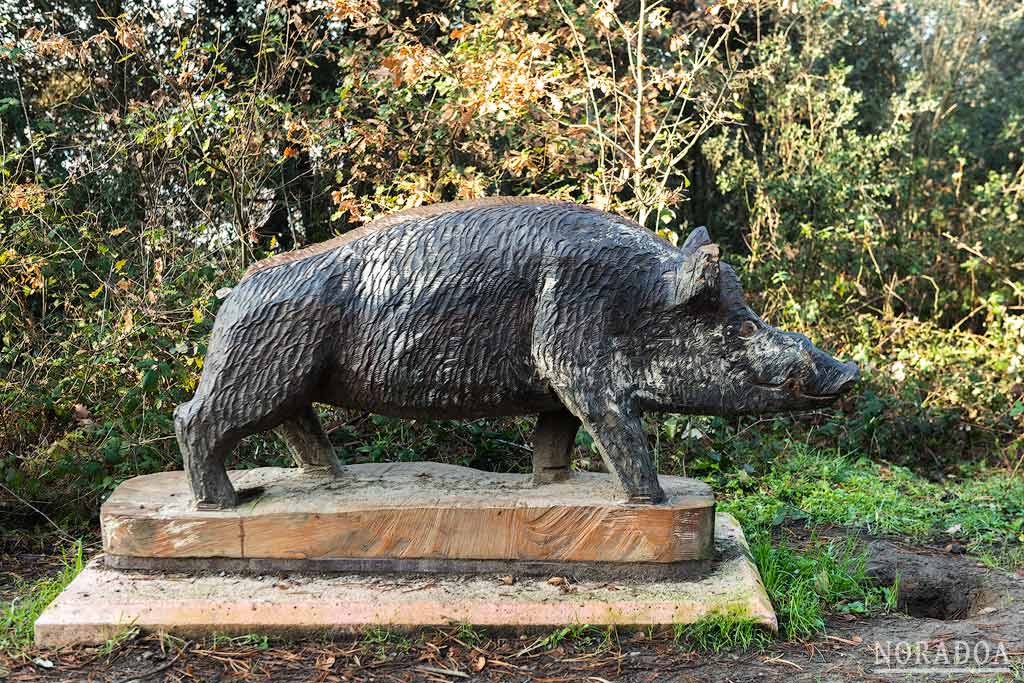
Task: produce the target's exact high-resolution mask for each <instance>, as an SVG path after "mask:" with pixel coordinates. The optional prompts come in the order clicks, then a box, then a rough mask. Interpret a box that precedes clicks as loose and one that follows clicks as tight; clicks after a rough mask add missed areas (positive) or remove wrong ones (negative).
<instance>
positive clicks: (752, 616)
mask: <svg viewBox="0 0 1024 683" xmlns="http://www.w3.org/2000/svg"><path fill="white" fill-rule="evenodd" d="M715 546H716V548H715V559H714V560H713V561H711V563H710V564H711V567H710V570H709V571H708V572H707V573H706V574H705V575H703V576H701V577H700V578H696V579H686V580H677V579H674V580H658V581H621V580H617V581H607V580H600V581H588V580H583V581H579V582H573V583H570V584H568V585H566V584H564V583H559V584H558V585H555V584H553V583H551V582H549V581H548V580H547V578H546V577H541V578H531V577H523V578H520V579H519V580H517V581H515V582H514V583H512V584H509V583H508V581H507V580H503V579H502V578H501V577H498V576H487V575H480V576H440V575H439V576H416V575H397V574H387V575H383V576H368V575H365V574H364V575H359V574H340V575H337V574H330V575H310V574H292V575H288V576H287V577H281V576H272V575H246V574H241V575H238V574H222V573H220V572H203V573H200V574H173V573H165V572H143V571H132V572H125V571H119V570H116V569H110V568H108V567H107V566H106V562H105V559H106V558H97V559H96V560H93V561H92V562H91V563H90V564H89V566H88V567H87V568H86V569H85V571H83V572H82V573H81V574H80V575H79V576H78V578H76V579H75V580H74V581H73V582H72V583H71V585H70V586H68V587H67V588H66V589H65V590H64V592H63V593H62V594H61V595H60V596H59V597H58V598H57V599H56V600H54V602H53V604H51V605H50V606H49V607H47V608H46V610H45V611H44V612H43V614H42V616H40V617H39V619H38V620H37V621H36V624H35V635H36V644H37V645H39V646H43V647H61V646H64V645H73V644H101V643H104V642H106V641H107V640H109V639H111V638H114V637H115V636H117V634H118V633H120V632H122V631H123V630H124V629H127V628H138V629H140V630H142V631H144V632H155V633H161V632H162V633H172V634H175V635H178V636H181V637H183V638H203V637H209V636H211V635H213V634H225V635H241V634H246V633H265V634H269V635H280V636H308V635H314V636H316V635H323V634H332V633H339V632H346V633H350V632H359V631H361V630H362V629H366V628H374V627H380V628H388V629H392V628H395V629H417V628H423V627H432V626H444V625H451V624H465V623H468V624H474V625H478V626H499V627H506V628H513V629H515V630H529V629H533V628H540V629H547V628H549V627H552V626H565V625H570V624H592V625H603V624H615V625H617V626H658V625H669V624H690V623H693V622H695V621H699V620H701V619H705V618H707V617H710V616H712V615H723V616H727V617H731V618H733V619H740V620H743V619H746V620H750V621H752V622H754V623H757V624H762V625H764V626H765V627H766V628H769V629H772V630H774V629H775V628H776V620H775V612H774V611H773V610H772V604H771V602H770V601H769V600H768V596H767V595H766V594H765V590H764V586H763V585H762V584H761V580H760V577H759V576H758V573H757V568H756V567H755V566H754V564H753V562H752V561H751V559H750V550H749V548H748V547H747V544H746V541H745V540H744V538H743V532H742V531H741V530H740V528H739V525H737V524H736V520H735V519H733V518H732V517H730V516H729V515H727V514H719V515H718V519H717V528H716V532H715ZM509 565H510V571H509V572H506V573H513V574H514V573H515V567H516V566H517V565H516V564H515V563H509Z"/></svg>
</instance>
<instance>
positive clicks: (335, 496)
mask: <svg viewBox="0 0 1024 683" xmlns="http://www.w3.org/2000/svg"><path fill="white" fill-rule="evenodd" d="M231 480H232V482H233V483H234V485H235V487H236V489H238V490H239V491H240V492H243V496H244V492H245V491H246V490H250V491H252V493H251V494H250V499H249V500H248V502H244V503H242V504H240V505H239V506H238V507H237V508H234V509H231V510H215V511H210V510H196V509H195V508H194V506H193V505H192V499H191V495H190V494H189V489H188V485H187V483H186V481H185V476H184V473H182V472H164V473H161V474H152V475H147V476H142V477H136V478H135V479H131V480H129V481H126V482H124V483H123V484H121V486H119V487H118V488H117V490H116V491H114V493H113V494H112V495H111V497H110V498H109V499H108V500H107V502H106V503H104V505H103V508H102V511H101V513H100V519H101V526H102V531H103V547H104V550H105V551H106V552H107V553H108V554H109V555H115V556H127V557H147V558H207V557H208V558H213V557H222V558H261V559H274V558H280V559H316V560H330V559H333V558H338V559H358V558H393V559H396V560H400V559H452V560H527V561H559V562H657V563H667V562H678V561H681V560H703V559H707V558H709V557H710V556H711V554H712V550H713V544H714V520H715V506H714V496H713V494H712V493H711V490H710V488H709V487H708V486H706V485H705V484H703V483H702V482H698V481H694V480H691V479H684V478H680V477H662V478H661V485H662V488H663V489H664V490H665V494H666V501H665V502H664V503H661V504H658V505H640V504H628V503H624V502H621V501H620V500H619V495H620V494H619V493H618V492H617V491H616V490H615V488H614V486H613V484H612V482H611V481H610V478H609V477H608V475H604V474H596V473H576V474H574V475H573V476H572V477H571V478H570V479H568V480H566V481H562V482H557V483H552V484H546V485H543V486H534V485H533V483H532V481H531V477H530V475H525V474H499V473H492V472H481V471H479V470H474V469H469V468H466V467H458V466H455V465H444V464H440V463H426V462H417V463H384V464H364V465H350V466H348V467H346V468H345V473H344V475H343V476H341V477H339V478H337V479H331V478H328V477H327V476H325V475H323V474H311V473H306V472H303V471H301V470H298V469H293V468H270V467H267V468H260V469H254V470H242V471H235V472H231Z"/></svg>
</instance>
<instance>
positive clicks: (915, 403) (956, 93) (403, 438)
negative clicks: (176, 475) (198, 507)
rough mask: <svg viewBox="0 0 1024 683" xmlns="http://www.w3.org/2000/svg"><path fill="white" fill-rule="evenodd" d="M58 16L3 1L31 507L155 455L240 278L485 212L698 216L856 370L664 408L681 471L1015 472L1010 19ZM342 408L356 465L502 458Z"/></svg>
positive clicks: (478, 8)
mask: <svg viewBox="0 0 1024 683" xmlns="http://www.w3.org/2000/svg"><path fill="white" fill-rule="evenodd" d="M58 5H59V6H60V8H61V9H62V10H63V11H57V12H53V13H50V14H47V15H45V16H44V15H43V14H42V13H41V12H39V11H37V10H36V9H35V8H34V7H33V6H22V7H16V8H12V9H9V10H6V12H7V15H6V16H3V17H0V140H2V141H3V146H2V147H0V169H2V172H0V301H2V303H0V367H2V368H3V373H2V376H0V405H2V406H3V408H4V411H3V418H4V419H3V420H2V421H0V481H2V482H3V483H4V486H5V487H6V488H7V489H8V490H9V491H11V492H13V493H15V494H17V495H18V496H19V497H21V498H23V499H26V500H29V501H31V502H34V503H35V504H36V505H41V506H43V507H45V508H46V509H48V510H51V511H53V512H54V513H55V514H78V515H85V516H88V515H91V514H94V513H95V511H96V503H97V502H98V501H99V500H101V499H102V497H103V495H104V494H105V493H106V492H108V491H109V490H110V489H111V487H112V486H114V485H116V483H117V482H118V481H120V480H121V479H123V478H126V477H129V476H133V475H135V474H141V473H145V472H152V471H157V470H161V469H167V468H174V467H179V466H180V459H179V455H178V452H177V448H176V445H175V442H174V439H173V433H172V430H171V422H170V418H171V411H172V409H173V406H174V405H175V404H177V403H179V402H181V401H182V400H184V399H185V398H186V397H187V396H188V395H189V394H190V392H191V391H192V389H193V388H194V386H195V384H196V382H197V379H198V376H199V373H200V371H201V367H202V359H203V356H204V353H205V343H206V339H207V336H208V334H209V330H210V325H211V322H212V320H213V317H214V316H215V314H216V310H217V306H218V304H219V301H220V298H219V297H218V292H219V291H221V290H222V289H223V288H225V287H230V286H231V285H232V284H233V283H234V282H236V281H237V279H238V277H239V275H240V273H241V272H242V270H243V269H244V268H245V267H246V266H247V265H248V264H249V263H251V262H252V261H253V260H254V259H256V258H260V257H263V256H266V255H268V254H272V253H275V252H278V251H281V250H283V249H289V248H292V247H294V246H300V245H302V244H306V243H309V242H313V241H318V240H322V239H325V238H327V237H330V236H331V235H333V234H337V233H342V232H344V231H346V230H348V229H351V228H352V227H355V226H357V225H359V224H360V223H362V222H363V221H365V220H368V219H370V218H372V217H374V216H376V215H379V214H380V213H383V212H386V211H389V210H392V209H397V208H403V207H407V206H413V205H417V204H420V203H424V202H432V201H441V200H447V199H454V198H459V197H475V196H481V195H492V194H528V193H541V194H549V195H556V196H560V197H565V198H570V199H575V200H578V201H582V202H587V203H592V204H595V205H597V206H600V207H602V208H607V209H610V210H613V211H619V212H621V213H624V214H627V215H630V216H632V217H634V218H637V219H638V220H640V221H641V222H642V223H643V224H644V225H646V226H647V227H649V228H651V229H652V230H657V231H659V233H660V234H662V235H663V236H665V237H666V238H667V239H670V240H674V239H678V236H679V235H681V234H685V233H686V232H687V231H688V230H689V229H690V228H691V227H692V226H693V225H696V224H700V223H708V224H709V225H710V226H711V229H712V233H713V234H715V236H716V237H718V238H719V239H721V240H722V241H723V242H724V244H725V245H726V246H727V247H728V257H729V259H730V260H732V261H733V262H735V263H737V264H738V265H740V266H742V269H743V277H744V280H745V281H746V283H747V285H748V289H749V291H750V293H751V298H752V300H753V302H754V305H755V307H756V308H758V309H759V310H762V311H764V313H765V316H766V317H768V318H769V319H770V320H771V321H772V322H774V323H776V324H779V325H782V326H788V327H791V328H794V329H797V330H800V331H804V332H806V333H808V334H810V335H811V336H812V337H814V338H815V339H816V340H818V341H821V342H823V345H825V346H827V347H830V348H832V349H834V350H835V351H837V352H838V353H839V354H845V355H849V356H853V357H854V358H856V359H857V360H858V361H860V362H861V363H862V365H863V366H864V367H865V369H866V376H867V383H866V386H865V387H864V390H863V391H862V392H861V393H860V395H859V396H858V397H856V398H854V399H852V400H850V401H847V402H846V403H845V404H844V405H843V406H841V411H842V412H841V414H840V416H839V418H838V419H837V418H836V416H835V415H833V414H822V413H812V414H810V415H802V416H795V417H783V418H779V419H777V420H776V419H771V420H762V421H750V420H721V419H703V418H693V420H689V419H688V418H682V417H679V416H667V417H666V418H665V419H664V420H663V421H662V423H660V424H657V425H654V426H653V427H652V429H653V431H654V432H655V433H656V434H658V435H663V434H664V433H665V432H664V430H666V429H671V430H676V427H670V426H669V425H676V426H679V425H683V426H686V425H690V426H691V427H692V428H696V429H698V431H699V432H700V433H701V434H706V435H707V438H706V442H707V443H705V442H704V441H700V440H693V439H691V440H689V441H687V443H686V447H687V448H688V449H692V452H690V453H688V454H684V455H686V457H688V458H689V459H690V462H691V464H692V467H695V468H696V469H697V470H698V471H699V470H701V469H702V468H704V469H706V470H707V471H711V470H713V468H714V467H716V466H719V467H722V466H725V463H727V461H729V460H730V459H742V458H743V457H745V456H744V453H746V452H747V450H748V449H745V448H744V447H743V444H748V445H749V444H753V443H757V444H760V446H759V448H761V449H762V450H763V451H766V452H772V451H774V450H779V449H781V448H783V445H782V444H783V443H784V440H783V437H793V438H797V437H799V438H806V439H811V440H814V439H819V440H822V441H823V442H829V443H835V442H838V443H840V444H842V445H843V447H844V448H848V449H850V450H854V449H856V450H857V451H858V452H860V453H862V454H865V455H868V456H870V457H872V458H885V459H889V460H895V461H899V462H904V463H907V464H911V465H915V466H920V467H923V468H926V469H928V470H930V471H932V473H933V474H934V475H936V476H938V474H939V473H940V472H941V471H942V470H943V469H945V468H947V467H948V466H949V465H950V463H954V462H957V461H960V460H963V459H965V458H970V459H975V458H981V457H984V458H988V459H989V460H992V461H994V462H997V463H1000V464H1004V465H1005V466H1007V467H1010V468H1013V467H1014V466H1015V465H1019V462H1020V458H1021V457H1022V451H1021V443H1022V442H1021V440H1020V437H1019V435H1020V434H1021V433H1022V431H1024V430H1022V427H1024V421H1022V420H1024V417H1022V415H1024V404H1022V402H1021V396H1022V394H1024V388H1022V382H1024V380H1022V364H1024V362H1022V358H1024V342H1022V328H1024V318H1022V311H1024V283H1022V279H1021V272H1022V268H1024V265H1022V264H1024V231H1021V230H1020V229H1019V226H1020V217H1021V215H1022V213H1024V207H1022V201H1024V198H1022V193H1024V166H1022V162H1021V158H1020V156H1019V155H1020V149H1019V140H1020V133H1021V125H1022V111H1024V107H1022V104H1024V80H1022V79H1024V76H1022V73H1024V69H1022V68H1021V67H1022V66H1024V65H1022V63H1021V62H1022V59H1024V57H1022V56H1021V53H1020V50H1019V49H1018V46H1019V45H1020V41H1021V39H1024V17H1022V11H1024V10H1022V9H1021V8H1020V7H1019V6H1018V5H1017V4H1016V3H1013V2H1010V1H1009V0H1006V1H1004V2H995V3H987V4H985V5H984V6H978V7H974V6H968V5H965V4H963V3H959V2H953V0H911V1H909V2H905V3H898V4H897V3H889V2H873V3H845V2H842V1H840V0H829V1H827V2H806V3H804V2H801V3H799V4H798V3H790V2H787V3H782V5H781V6H780V5H779V4H777V3H769V2H754V1H753V0H751V1H747V0H729V1H727V2H722V3H716V4H713V5H705V4H702V3H693V4H688V3H683V4H681V5H678V6H673V7H674V8H673V9H671V10H670V9H668V8H666V7H656V8H655V9H653V10H651V9H649V8H648V7H647V5H646V3H639V4H638V3H622V4H621V5H608V4H606V3H603V2H596V1H595V2H593V3H591V4H587V3H584V4H583V5H580V6H578V7H575V6H570V5H568V4H566V3H562V2H560V1H559V0H517V1H516V2H511V3H484V2H479V1H476V0H472V1H470V2H465V3H459V4H455V5H451V4H447V3H440V2H433V1H431V2H427V3H425V4H424V3H422V2H421V3H419V4H414V3H377V2H361V3H357V2H350V1H348V0H331V1H330V2H323V1H321V0H307V1H305V2H301V3H285V4H281V3H251V2H239V3H212V2H198V3H195V4H194V5H191V6H190V8H188V9H185V10H183V11H181V12H171V11H169V10H168V9H166V8H165V7H164V6H163V5H162V4H160V3H156V2H153V0H132V2H126V3H122V4H119V5H118V6H117V7H118V8H119V9H117V10H116V11H108V10H109V8H106V7H105V5H104V4H103V3H100V5H95V4H93V3H81V2H79V0H61V1H60V2H59V3H58ZM153 17H156V18H157V19H156V20H154V19H153ZM641 29H642V30H641ZM332 420H334V421H338V420H341V422H339V423H338V424H342V423H344V422H345V421H354V424H356V425H357V426H356V427H355V428H353V429H349V428H347V427H346V428H344V429H342V428H339V429H338V430H337V431H336V433H335V434H334V438H335V439H336V441H337V443H338V445H339V446H340V447H344V448H345V449H347V451H346V452H348V454H349V457H351V458H362V457H366V458H375V457H385V456H387V457H392V456H395V455H397V457H417V454H422V453H424V452H431V453H433V452H434V451H437V452H449V451H451V452H453V453H455V455H454V456H452V457H454V458H456V459H458V458H462V459H463V460H466V461H472V462H474V463H477V464H480V465H484V464H486V463H485V462H484V461H485V460H490V461H494V460H500V461H501V462H500V464H499V465H498V466H501V467H520V466H522V464H523V455H522V454H523V452H524V450H523V448H522V446H523V441H524V437H523V436H522V435H523V433H524V432H523V431H522V429H521V425H519V423H516V422H515V421H499V422H496V423H478V424H475V425H470V426H464V427H456V428H450V425H446V424H445V423H441V424H438V425H422V424H420V425H414V426H412V427H411V428H410V429H409V430H408V431H407V432H401V433H397V434H393V433H392V431H394V430H392V431H389V428H388V426H387V424H383V425H382V424H375V423H373V422H368V421H366V420H362V419H357V418H356V417H354V416H347V415H340V414H339V415H336V416H334V418H332ZM677 431H679V432H682V431H683V430H682V429H679V430H677ZM691 431H692V429H691ZM673 433H675V432H673ZM487 434H501V435H502V436H500V437H496V438H493V439H492V438H490V437H487V436H486V435H487ZM482 435H483V436H482ZM506 437H507V438H506ZM659 438H660V436H659ZM694 441H696V442H698V443H697V445H695V444H694V443H693V442H694ZM509 443H513V445H511V446H509V445H508V444H509ZM672 443H673V439H672V438H669V439H668V445H669V446H671V448H669V449H668V451H669V452H668V454H667V455H665V454H663V457H666V458H676V459H678V458H680V457H682V456H681V455H680V451H679V450H678V449H676V448H675V446H672ZM467 444H472V445H473V446H474V447H479V448H478V449H477V452H476V453H475V454H471V453H470V452H469V447H468V446H467ZM726 444H731V446H726ZM361 449H362V450H361ZM366 449H369V450H366ZM481 454H482V455H481ZM237 457H238V458H239V460H240V462H241V463H242V464H243V465H244V464H252V463H256V462H268V461H272V462H277V461H282V462H283V458H284V454H283V452H282V450H281V447H280V446H279V444H278V443H277V442H276V441H275V440H274V439H273V438H272V437H265V438H264V437H258V438H253V439H249V440H248V441H247V443H246V445H245V446H244V448H243V449H242V450H241V452H240V453H239V454H237ZM716 458H717V460H716ZM1018 469H1019V468H1018ZM0 490H2V489H0Z"/></svg>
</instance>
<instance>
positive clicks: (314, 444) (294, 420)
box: [274, 406, 342, 475]
mask: <svg viewBox="0 0 1024 683" xmlns="http://www.w3.org/2000/svg"><path fill="white" fill-rule="evenodd" d="M274 431H275V432H277V434H278V435H279V436H280V437H281V438H282V439H284V443H285V445H286V446H287V447H288V451H289V452H290V453H291V455H292V459H293V460H295V464H296V465H298V466H299V467H301V468H302V469H304V470H317V471H326V472H327V473H328V474H332V475H339V474H341V472H342V468H341V463H340V462H338V457H337V456H336V455H335V454H334V447H333V446H331V441H330V439H328V438H327V434H326V433H325V432H324V428H323V426H321V424H320V417H319V416H318V415H317V414H316V410H314V409H313V406H305V407H303V408H300V409H299V412H298V413H297V414H296V415H295V416H294V417H291V418H289V419H287V420H285V421H284V422H282V423H281V424H280V425H278V426H277V428H276V429H275V430H274Z"/></svg>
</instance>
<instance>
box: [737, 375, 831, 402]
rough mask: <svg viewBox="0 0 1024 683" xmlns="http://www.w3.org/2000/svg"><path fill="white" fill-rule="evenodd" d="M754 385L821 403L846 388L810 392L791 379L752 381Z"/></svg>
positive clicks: (829, 399)
mask: <svg viewBox="0 0 1024 683" xmlns="http://www.w3.org/2000/svg"><path fill="white" fill-rule="evenodd" d="M754 386H756V387H760V388H762V389H768V390H770V391H778V392H785V393H787V394H789V395H790V396H792V397H793V398H798V399H807V400H810V401H820V402H821V403H828V402H829V401H835V400H836V399H838V398H839V397H840V396H842V395H843V394H844V393H845V392H846V389H847V388H848V387H847V386H846V385H844V386H842V387H840V388H839V389H838V390H836V391H833V392H829V393H812V392H806V391H804V390H803V387H801V386H800V383H799V382H797V381H796V380H793V379H787V380H786V381H785V382H779V383H778V384H768V383H764V382H754Z"/></svg>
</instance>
